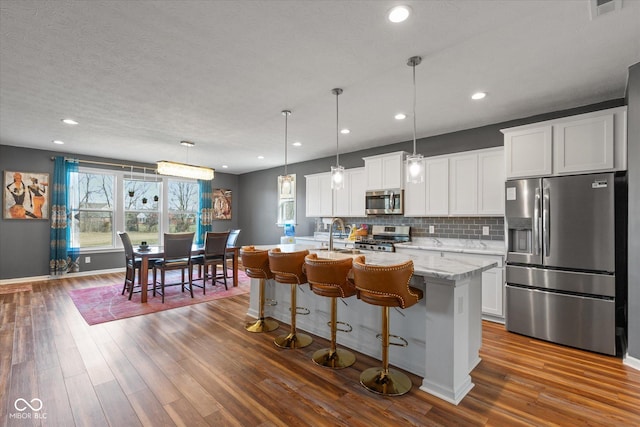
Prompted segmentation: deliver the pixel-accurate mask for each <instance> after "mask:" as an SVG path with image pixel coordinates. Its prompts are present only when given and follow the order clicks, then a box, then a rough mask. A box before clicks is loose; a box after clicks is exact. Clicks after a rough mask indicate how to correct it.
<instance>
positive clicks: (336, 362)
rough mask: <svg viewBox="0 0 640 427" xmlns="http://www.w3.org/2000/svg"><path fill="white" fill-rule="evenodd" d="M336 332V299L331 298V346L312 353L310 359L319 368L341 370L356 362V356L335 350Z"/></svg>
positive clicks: (339, 349) (348, 352)
mask: <svg viewBox="0 0 640 427" xmlns="http://www.w3.org/2000/svg"><path fill="white" fill-rule="evenodd" d="M337 331H338V299H337V298H336V297H332V298H331V344H330V345H331V346H330V347H329V348H323V349H321V350H318V351H316V352H315V353H313V356H312V357H311V359H312V360H313V361H314V362H315V363H316V364H318V365H320V366H325V367H327V368H333V369H342V368H346V367H348V366H351V365H353V364H354V363H355V361H356V356H355V355H354V354H353V353H351V352H350V351H347V350H343V349H341V348H336V334H337Z"/></svg>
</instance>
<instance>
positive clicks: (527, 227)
mask: <svg viewBox="0 0 640 427" xmlns="http://www.w3.org/2000/svg"><path fill="white" fill-rule="evenodd" d="M505 194H506V199H505V226H506V233H507V236H506V238H507V261H508V262H515V263H525V264H531V263H533V264H537V263H539V262H540V256H541V254H540V249H541V248H540V225H541V223H540V218H541V216H540V213H541V212H540V180H539V179H522V180H518V181H507V183H506V185H505Z"/></svg>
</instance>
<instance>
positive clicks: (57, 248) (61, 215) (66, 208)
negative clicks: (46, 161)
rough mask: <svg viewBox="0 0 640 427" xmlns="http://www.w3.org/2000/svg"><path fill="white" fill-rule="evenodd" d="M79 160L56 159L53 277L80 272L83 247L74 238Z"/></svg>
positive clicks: (52, 251)
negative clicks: (72, 189) (73, 182)
mask: <svg viewBox="0 0 640 427" xmlns="http://www.w3.org/2000/svg"><path fill="white" fill-rule="evenodd" d="M77 172H78V161H77V160H65V158H64V157H62V156H58V157H56V158H55V165H54V168H53V188H52V189H51V234H50V243H51V246H50V255H49V274H50V275H52V276H57V275H62V274H66V273H72V272H76V271H79V267H80V265H79V259H80V248H78V247H74V245H73V240H72V238H71V225H72V219H73V218H71V204H70V199H71V198H70V191H69V189H70V184H71V180H72V179H74V177H75V176H77Z"/></svg>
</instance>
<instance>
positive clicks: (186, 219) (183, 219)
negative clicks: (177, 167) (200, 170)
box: [168, 180, 198, 233]
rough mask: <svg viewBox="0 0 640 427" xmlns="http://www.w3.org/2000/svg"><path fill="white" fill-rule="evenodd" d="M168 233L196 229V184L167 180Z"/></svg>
mask: <svg viewBox="0 0 640 427" xmlns="http://www.w3.org/2000/svg"><path fill="white" fill-rule="evenodd" d="M168 193H169V194H168V201H169V207H168V210H169V211H168V216H169V233H182V232H191V231H196V218H197V216H198V184H197V183H195V182H193V181H174V180H169V191H168Z"/></svg>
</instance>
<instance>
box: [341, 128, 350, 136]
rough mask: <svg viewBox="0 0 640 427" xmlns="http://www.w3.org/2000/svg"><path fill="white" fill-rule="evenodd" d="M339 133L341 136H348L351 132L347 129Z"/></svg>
mask: <svg viewBox="0 0 640 427" xmlns="http://www.w3.org/2000/svg"><path fill="white" fill-rule="evenodd" d="M340 133H341V134H343V135H348V134H350V133H351V131H350V130H349V129H342V130H341V131H340Z"/></svg>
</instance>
